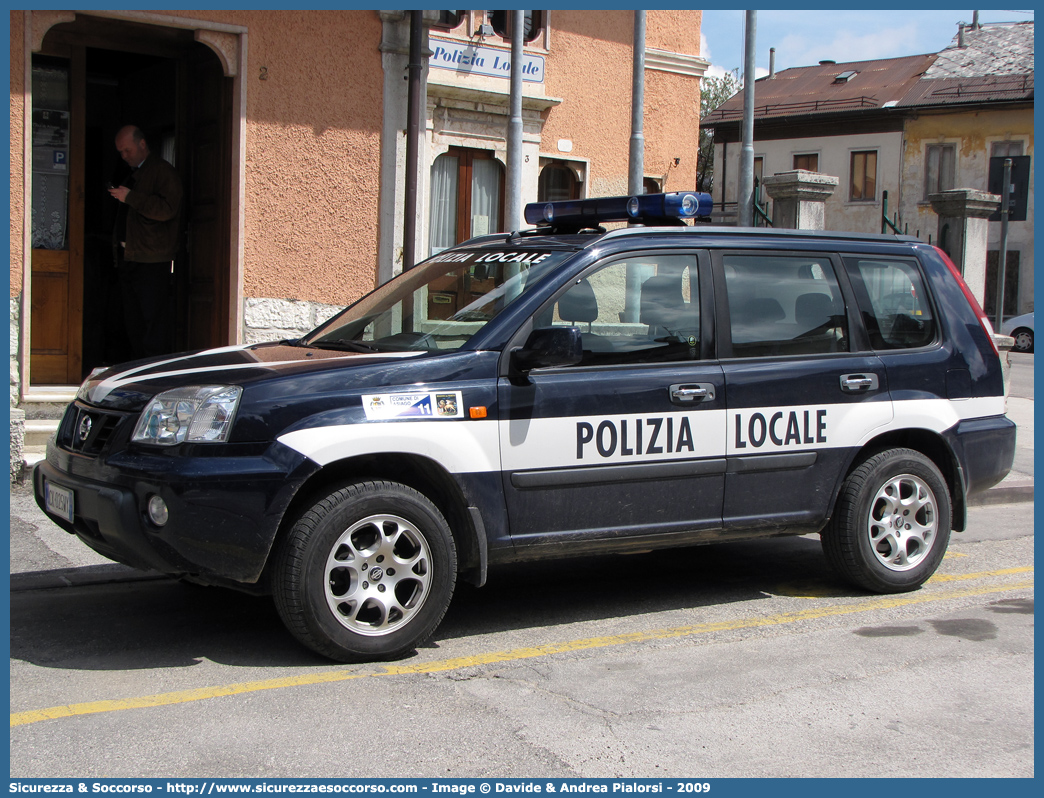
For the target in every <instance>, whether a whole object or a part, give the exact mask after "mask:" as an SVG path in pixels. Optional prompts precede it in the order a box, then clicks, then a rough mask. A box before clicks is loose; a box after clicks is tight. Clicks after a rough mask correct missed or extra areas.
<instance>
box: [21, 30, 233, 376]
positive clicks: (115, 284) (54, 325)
mask: <svg viewBox="0 0 1044 798" xmlns="http://www.w3.org/2000/svg"><path fill="white" fill-rule="evenodd" d="M33 87H34V91H33V109H32V111H33V166H32V168H33V187H34V189H33V197H32V228H33V231H32V237H33V250H32V269H31V280H32V286H31V292H32V306H31V309H30V314H31V315H30V327H31V352H30V373H29V378H30V381H31V383H32V384H33V385H63V384H66V385H74V384H76V383H78V382H80V381H81V380H82V378H83V377H84V376H85V375H86V374H88V373H89V372H90V371H91V369H93V368H94V367H96V366H99V365H108V364H114V363H118V362H122V361H124V360H127V359H128V358H129V356H130V350H129V346H128V334H133V331H130V332H128V330H127V329H126V327H125V325H124V324H123V309H122V299H121V291H120V286H119V279H120V275H119V273H118V271H117V270H116V268H115V265H114V253H113V241H112V231H113V225H114V223H115V220H116V213H117V209H118V207H119V203H117V201H116V200H114V199H113V198H112V197H111V196H109V194H108V191H107V190H106V186H107V184H109V183H112V184H114V185H118V184H119V182H120V179H121V178H122V177H123V176H124V174H125V173H126V170H127V169H128V167H127V166H126V165H125V164H124V163H123V161H122V160H121V159H120V157H119V155H118V153H117V152H116V149H115V145H114V138H115V135H116V132H117V131H118V130H119V129H120V128H121V127H122V126H124V125H128V124H133V125H138V126H139V127H140V128H141V129H142V130H143V131H144V133H145V138H146V141H147V142H148V144H149V147H150V149H151V151H152V152H153V153H154V154H156V155H159V156H160V157H162V158H163V159H164V160H166V161H168V162H170V163H171V164H173V165H174V167H175V168H176V169H177V171H178V172H179V174H180V177H181V180H182V183H183V187H184V191H183V200H182V207H181V232H180V235H179V246H178V251H177V255H176V256H175V259H174V262H173V265H172V269H171V275H170V279H169V286H168V291H167V300H168V302H169V303H170V318H171V319H173V320H174V323H173V324H172V325H171V327H172V329H171V331H170V335H169V340H168V341H167V344H166V346H165V349H166V350H167V351H169V352H177V351H183V350H186V349H192V348H203V347H208V346H216V345H221V344H225V343H228V340H227V338H228V324H227V319H225V318H224V317H225V316H226V315H227V308H228V307H229V295H228V291H229V285H230V275H231V270H232V266H233V264H232V261H231V246H230V228H229V220H230V207H231V191H230V182H231V181H230V175H231V171H232V170H231V164H230V162H229V160H228V159H229V158H230V157H231V130H232V120H231V89H232V87H231V79H229V78H226V77H225V76H224V74H223V71H222V68H221V64H220V62H219V60H218V58H217V57H216V56H215V55H214V53H213V52H212V51H210V49H209V48H208V47H206V46H205V45H203V44H200V43H198V42H196V41H195V40H194V38H193V35H192V31H189V30H180V29H168V28H163V27H161V26H153V25H143V24H140V23H135V22H124V21H118V20H103V19H97V18H91V17H83V16H78V17H77V19H76V21H75V22H71V23H64V24H60V25H56V26H55V27H53V28H52V29H51V30H50V31H48V33H47V35H46V37H45V38H44V42H43V47H42V48H41V52H39V53H37V54H34V56H33Z"/></svg>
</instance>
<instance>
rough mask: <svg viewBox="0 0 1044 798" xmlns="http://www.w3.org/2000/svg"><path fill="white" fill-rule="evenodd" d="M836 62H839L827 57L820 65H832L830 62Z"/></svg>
mask: <svg viewBox="0 0 1044 798" xmlns="http://www.w3.org/2000/svg"><path fill="white" fill-rule="evenodd" d="M836 63H837V61H832V60H830V59H829V58H825V59H823V60H822V61H820V62H819V65H820V66H830V64H836Z"/></svg>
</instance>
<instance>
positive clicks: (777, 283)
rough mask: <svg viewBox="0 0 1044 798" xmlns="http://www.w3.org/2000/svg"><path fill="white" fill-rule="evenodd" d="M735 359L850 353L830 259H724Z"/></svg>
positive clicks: (734, 256) (770, 256) (768, 256)
mask: <svg viewBox="0 0 1044 798" xmlns="http://www.w3.org/2000/svg"><path fill="white" fill-rule="evenodd" d="M722 262H723V265H724V269H725V287H726V289H727V291H728V297H729V317H730V319H731V333H732V354H733V357H766V356H780V355H784V356H785V355H812V354H826V353H830V352H847V351H848V320H847V317H846V315H845V303H844V300H843V299H842V297H841V290H840V288H839V287H838V283H837V277H836V275H835V274H834V267H833V265H832V264H831V262H830V260H829V259H828V258H824V257H816V256H812V257H808V256H800V255H773V254H757V255H739V254H727V255H724V256H723V257H722Z"/></svg>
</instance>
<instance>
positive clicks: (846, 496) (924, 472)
mask: <svg viewBox="0 0 1044 798" xmlns="http://www.w3.org/2000/svg"><path fill="white" fill-rule="evenodd" d="M951 517H952V511H951V502H950V491H949V488H948V487H947V486H946V480H944V479H943V476H942V473H941V472H940V471H939V469H938V468H937V467H936V465H935V463H933V462H932V461H931V460H929V459H928V458H927V457H925V456H924V455H923V454H921V453H920V452H916V451H914V450H912V449H889V450H887V451H884V452H880V453H878V454H875V455H873V456H872V457H869V458H867V459H866V460H865V461H863V462H862V463H861V464H860V465H859V466H858V467H857V468H856V469H855V470H854V471H853V472H852V473H851V474H849V476H848V478H847V479H846V480H845V482H844V485H843V486H842V487H841V493H840V494H839V495H838V498H837V505H836V506H835V508H834V515H833V518H831V520H830V523H829V524H828V525H827V528H826V529H824V530H823V533H822V543H823V550H824V552H825V553H826V556H827V560H828V561H829V562H830V564H831V566H832V567H833V568H834V570H836V571H837V572H838V573H839V574H840V575H841V576H843V577H844V578H845V579H847V580H848V581H850V582H852V583H853V584H855V585H858V586H859V587H863V588H866V589H867V590H871V591H873V592H875V593H902V592H905V591H909V590H914V589H916V588H918V587H920V586H921V585H922V584H924V582H926V581H927V580H928V579H929V578H930V577H931V576H932V574H934V573H935V570H936V569H937V568H938V567H939V563H941V562H942V559H943V556H944V555H945V554H946V546H947V545H948V543H949V540H950V521H951Z"/></svg>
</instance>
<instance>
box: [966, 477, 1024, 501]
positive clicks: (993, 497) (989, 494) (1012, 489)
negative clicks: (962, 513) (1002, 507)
mask: <svg viewBox="0 0 1044 798" xmlns="http://www.w3.org/2000/svg"><path fill="white" fill-rule="evenodd" d="M1031 501H1033V483H1032V482H1031V483H1029V484H1028V485H1025V484H1023V485H997V486H996V487H993V488H990V489H989V490H984V491H983V492H982V493H976V494H975V495H974V496H970V497H969V498H968V506H969V507H982V506H984V505H991V504H1019V503H1021V502H1031Z"/></svg>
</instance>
